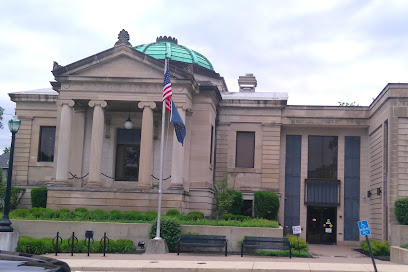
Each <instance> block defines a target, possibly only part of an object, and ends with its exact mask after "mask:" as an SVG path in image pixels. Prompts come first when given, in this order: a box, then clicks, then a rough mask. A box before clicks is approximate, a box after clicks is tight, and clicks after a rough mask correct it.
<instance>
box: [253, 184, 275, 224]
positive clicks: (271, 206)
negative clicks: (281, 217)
mask: <svg viewBox="0 0 408 272" xmlns="http://www.w3.org/2000/svg"><path fill="white" fill-rule="evenodd" d="M278 211H279V197H278V196H277V195H276V194H275V193H273V192H267V191H258V192H255V193H254V212H255V217H259V218H265V219H268V220H276V219H277V217H278Z"/></svg>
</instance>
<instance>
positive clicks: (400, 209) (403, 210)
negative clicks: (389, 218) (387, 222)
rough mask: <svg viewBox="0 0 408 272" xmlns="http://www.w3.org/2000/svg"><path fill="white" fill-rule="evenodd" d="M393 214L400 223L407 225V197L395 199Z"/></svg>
mask: <svg viewBox="0 0 408 272" xmlns="http://www.w3.org/2000/svg"><path fill="white" fill-rule="evenodd" d="M395 216H396V217H397V220H398V221H399V222H400V223H401V224H403V225H408V197H404V198H400V199H398V200H397V201H395Z"/></svg>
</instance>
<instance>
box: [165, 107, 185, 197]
mask: <svg viewBox="0 0 408 272" xmlns="http://www.w3.org/2000/svg"><path fill="white" fill-rule="evenodd" d="M186 109H187V107H185V106H183V107H180V108H177V110H178V113H179V114H180V117H181V119H182V120H183V122H184V124H185V123H186ZM169 129H171V130H172V132H171V133H173V153H172V157H171V183H170V186H169V189H170V190H184V146H182V145H181V143H180V142H179V141H178V140H177V136H176V134H175V132H174V127H173V126H172V125H170V126H169Z"/></svg>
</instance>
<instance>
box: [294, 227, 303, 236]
mask: <svg viewBox="0 0 408 272" xmlns="http://www.w3.org/2000/svg"><path fill="white" fill-rule="evenodd" d="M292 233H293V234H301V233H302V227H301V226H292Z"/></svg>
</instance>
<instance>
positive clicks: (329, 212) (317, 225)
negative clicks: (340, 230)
mask: <svg viewBox="0 0 408 272" xmlns="http://www.w3.org/2000/svg"><path fill="white" fill-rule="evenodd" d="M336 216H337V208H335V207H307V232H306V240H307V242H308V243H310V244H336V232H337V224H336Z"/></svg>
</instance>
